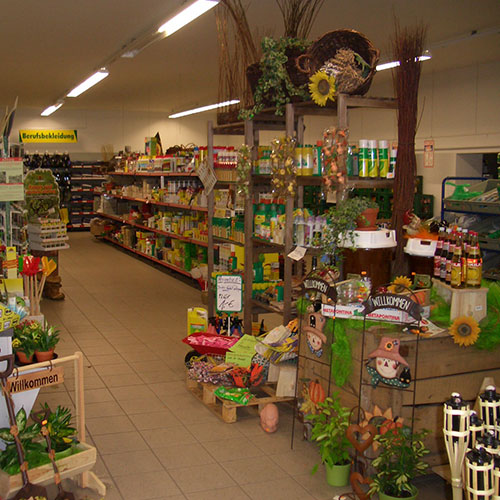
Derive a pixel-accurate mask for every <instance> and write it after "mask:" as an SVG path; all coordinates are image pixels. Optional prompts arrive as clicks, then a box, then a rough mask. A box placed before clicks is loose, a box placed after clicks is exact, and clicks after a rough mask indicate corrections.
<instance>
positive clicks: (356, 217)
mask: <svg viewBox="0 0 500 500" xmlns="http://www.w3.org/2000/svg"><path fill="white" fill-rule="evenodd" d="M373 214H375V215H374V216H375V219H374V220H373V219H372V216H373ZM377 214H378V205H377V204H376V203H375V202H374V201H373V200H371V199H370V198H366V197H364V196H356V197H354V198H349V199H347V200H346V201H344V202H342V203H338V204H337V206H336V207H334V208H331V209H330V210H329V211H328V213H327V224H326V227H325V231H324V234H323V241H324V242H325V243H324V247H323V250H324V251H325V253H328V254H331V255H333V256H334V257H335V259H336V260H342V253H343V249H344V248H345V247H351V248H355V240H354V231H356V230H363V229H365V230H366V229H367V228H368V227H370V228H373V227H374V226H375V224H374V221H376V220H377Z"/></svg>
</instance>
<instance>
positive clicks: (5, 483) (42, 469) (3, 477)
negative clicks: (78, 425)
mask: <svg viewBox="0 0 500 500" xmlns="http://www.w3.org/2000/svg"><path fill="white" fill-rule="evenodd" d="M77 447H78V449H79V450H81V451H80V452H78V453H76V454H74V455H71V456H69V457H65V458H61V459H60V460H57V462H56V463H57V467H58V468H59V473H60V474H61V479H64V478H66V477H73V476H75V475H77V474H81V473H82V472H85V471H87V470H89V469H91V468H92V467H93V466H94V464H95V461H96V456H97V452H96V449H95V448H94V447H93V446H90V445H89V444H87V443H80V444H78V445H77ZM28 476H29V480H30V483H33V484H40V485H42V486H47V485H49V484H52V483H53V482H54V469H53V468H52V464H51V463H48V464H45V465H40V466H39V467H35V468H34V469H29V470H28ZM22 485H23V479H22V477H21V474H16V475H15V476H11V475H9V474H7V473H6V472H4V471H3V470H0V497H1V498H5V499H8V498H10V496H11V495H13V494H14V493H16V492H17V491H18V490H19V489H20V488H21V487H22Z"/></svg>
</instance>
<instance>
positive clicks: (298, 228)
mask: <svg viewBox="0 0 500 500" xmlns="http://www.w3.org/2000/svg"><path fill="white" fill-rule="evenodd" d="M295 241H296V245H297V246H299V247H303V246H304V245H305V222H304V216H303V213H302V210H300V211H299V213H297V216H296V217H295Z"/></svg>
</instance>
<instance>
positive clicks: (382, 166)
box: [378, 141, 389, 179]
mask: <svg viewBox="0 0 500 500" xmlns="http://www.w3.org/2000/svg"><path fill="white" fill-rule="evenodd" d="M378 170H379V176H380V177H382V178H384V179H385V178H386V177H387V174H388V173H389V143H388V141H379V142H378Z"/></svg>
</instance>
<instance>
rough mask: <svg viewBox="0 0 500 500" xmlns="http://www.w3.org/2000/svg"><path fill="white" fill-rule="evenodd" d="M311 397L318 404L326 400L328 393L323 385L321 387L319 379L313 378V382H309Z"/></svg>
mask: <svg viewBox="0 0 500 500" xmlns="http://www.w3.org/2000/svg"><path fill="white" fill-rule="evenodd" d="M309 397H310V398H311V401H312V402H313V403H314V404H316V405H317V404H318V403H322V402H323V401H324V400H325V398H326V394H325V391H324V389H323V387H321V384H320V383H319V380H316V381H314V380H311V382H310V383H309Z"/></svg>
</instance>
